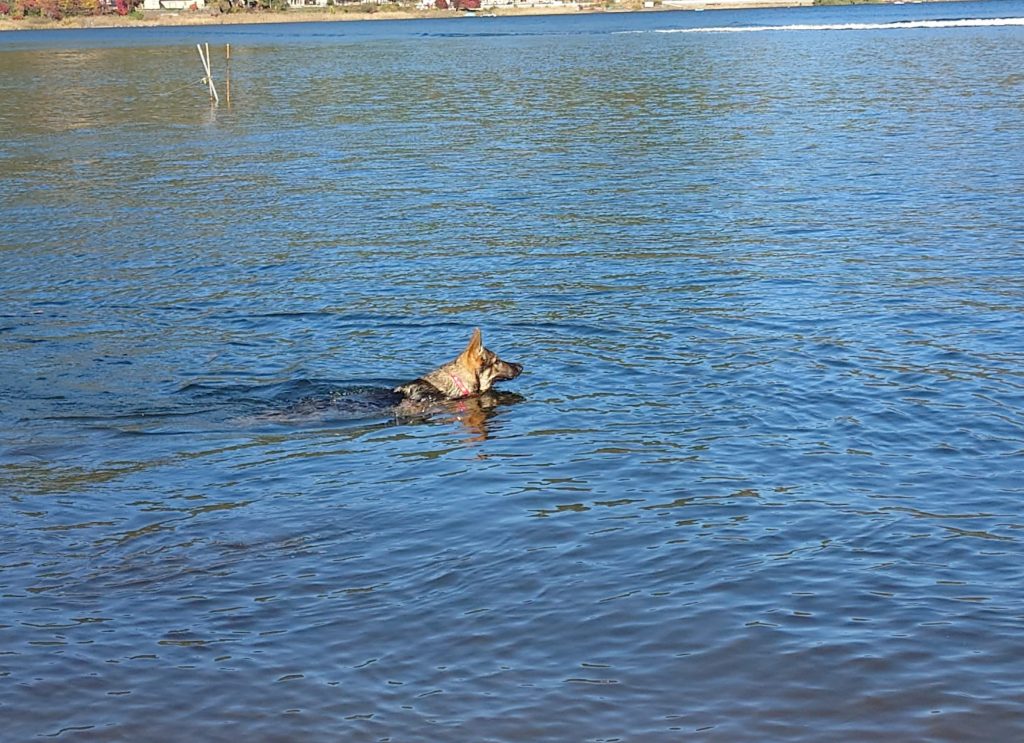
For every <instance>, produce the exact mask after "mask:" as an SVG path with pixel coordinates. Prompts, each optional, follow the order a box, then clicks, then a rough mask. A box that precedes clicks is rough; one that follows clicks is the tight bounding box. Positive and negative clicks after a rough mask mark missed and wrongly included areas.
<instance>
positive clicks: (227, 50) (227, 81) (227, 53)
mask: <svg viewBox="0 0 1024 743" xmlns="http://www.w3.org/2000/svg"><path fill="white" fill-rule="evenodd" d="M224 58H225V59H226V60H227V62H226V63H225V64H226V67H227V69H226V71H225V73H224V97H225V98H226V99H227V104H228V108H231V44H225V45H224Z"/></svg>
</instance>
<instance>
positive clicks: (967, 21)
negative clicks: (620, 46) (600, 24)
mask: <svg viewBox="0 0 1024 743" xmlns="http://www.w3.org/2000/svg"><path fill="white" fill-rule="evenodd" d="M976 26H1024V18H961V19H959V20H940V21H891V22H889V23H821V24H811V23H806V24H805V23H795V24H793V25H790V26H713V27H710V28H658V29H654V31H653V32H654V33H658V34H729V33H732V34H734V33H752V32H759V31H762V32H763V31H884V30H888V29H901V28H970V27H976ZM634 33H637V32H634ZM639 33H647V32H644V31H640V32H639Z"/></svg>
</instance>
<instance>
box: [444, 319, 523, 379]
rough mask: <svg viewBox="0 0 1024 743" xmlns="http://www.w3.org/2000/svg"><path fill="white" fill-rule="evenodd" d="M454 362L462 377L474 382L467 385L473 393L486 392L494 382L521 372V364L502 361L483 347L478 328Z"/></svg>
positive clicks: (513, 376)
mask: <svg viewBox="0 0 1024 743" xmlns="http://www.w3.org/2000/svg"><path fill="white" fill-rule="evenodd" d="M455 364H456V365H457V366H458V367H459V368H460V370H461V371H462V372H464V373H463V375H462V377H463V378H464V379H467V380H473V382H475V383H474V384H472V386H468V385H467V386H468V388H469V389H470V390H471V391H472V392H473V393H480V392H487V391H488V390H489V389H491V387H493V386H494V383H495V382H503V381H505V380H507V379H515V378H516V377H518V376H519V375H520V374H522V373H523V365H522V364H514V363H512V362H511V361H502V360H501V359H500V358H498V354H496V353H494V351H491V350H490V349H488V348H484V343H483V338H482V337H481V334H480V328H476V329H475V330H474V331H473V335H472V337H471V338H470V339H469V345H467V346H466V350H465V351H463V352H462V353H461V354H459V357H458V358H457V359H455Z"/></svg>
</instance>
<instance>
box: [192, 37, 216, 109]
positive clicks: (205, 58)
mask: <svg viewBox="0 0 1024 743" xmlns="http://www.w3.org/2000/svg"><path fill="white" fill-rule="evenodd" d="M196 49H198V50H199V59H200V60H201V61H202V63H203V69H204V70H205V71H206V84H207V85H208V86H209V88H210V100H212V101H215V102H216V103H220V96H219V95H217V88H216V87H215V86H214V84H213V73H212V72H211V71H210V45H209V44H207V45H206V54H203V47H202V45H200V44H196Z"/></svg>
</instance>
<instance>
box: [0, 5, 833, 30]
mask: <svg viewBox="0 0 1024 743" xmlns="http://www.w3.org/2000/svg"><path fill="white" fill-rule="evenodd" d="M811 4H813V0H667V1H666V2H665V3H664V4H661V5H658V6H657V7H654V8H643V7H642V2H640V1H639V0H636V1H634V2H627V3H622V5H621V7H618V8H616V9H614V10H605V9H603V8H600V9H599V8H595V7H593V6H590V5H575V4H571V5H568V4H567V5H537V6H527V5H519V6H514V7H513V6H509V7H504V8H493V9H492V8H488V9H487V10H485V11H483V14H488V15H489V14H494V15H497V16H531V15H565V14H579V13H615V12H624V11H634V10H644V11H645V12H660V11H670V10H717V9H722V10H724V9H738V8H786V7H795V6H802V5H811ZM462 15H463V13H461V12H457V11H450V10H433V9H430V10H412V9H410V10H382V11H379V12H375V13H366V12H358V11H346V10H344V9H342V8H341V7H336V8H333V9H330V8H328V9H323V8H315V9H314V8H310V9H304V8H296V9H292V10H287V11H285V12H270V11H260V12H250V13H230V14H227V15H225V14H220V13H217V12H215V11H212V10H202V11H191V12H190V11H166V10H165V11H146V12H145V13H144V14H143V16H142V18H131V17H129V16H118V15H113V14H110V15H101V16H80V17H73V18H64V19H63V20H60V21H51V20H48V19H44V18H38V17H33V18H25V19H22V20H13V19H11V18H4V17H0V31H19V30H29V29H54V28H145V27H152V26H218V25H229V24H244V23H322V22H328V21H372V20H381V21H383V20H408V19H412V18H456V17H461V16H462Z"/></svg>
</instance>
